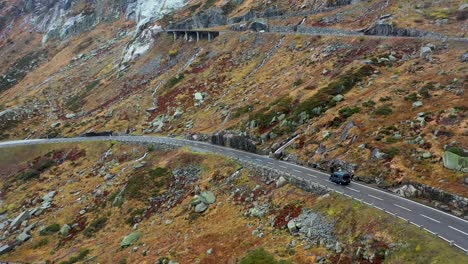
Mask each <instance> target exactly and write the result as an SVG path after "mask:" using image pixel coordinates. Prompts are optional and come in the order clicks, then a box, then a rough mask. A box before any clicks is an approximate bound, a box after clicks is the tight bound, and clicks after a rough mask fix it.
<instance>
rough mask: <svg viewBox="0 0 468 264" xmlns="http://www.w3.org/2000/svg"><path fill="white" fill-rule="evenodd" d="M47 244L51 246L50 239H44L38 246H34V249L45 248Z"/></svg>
mask: <svg viewBox="0 0 468 264" xmlns="http://www.w3.org/2000/svg"><path fill="white" fill-rule="evenodd" d="M47 244H49V239H47V238H43V239H41V240H39V241H38V242H37V243H36V244H34V245H33V248H34V249H38V248H40V247H43V246H45V245H47Z"/></svg>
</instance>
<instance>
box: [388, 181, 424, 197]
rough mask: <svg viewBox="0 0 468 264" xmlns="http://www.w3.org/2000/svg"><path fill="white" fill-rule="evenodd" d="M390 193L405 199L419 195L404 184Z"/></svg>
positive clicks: (410, 186) (408, 185)
mask: <svg viewBox="0 0 468 264" xmlns="http://www.w3.org/2000/svg"><path fill="white" fill-rule="evenodd" d="M392 191H393V192H394V193H396V194H398V195H400V196H403V197H407V198H408V197H416V196H418V195H420V191H419V190H418V189H416V188H415V187H414V186H413V185H411V184H405V185H403V186H401V187H399V188H396V189H393V190H392Z"/></svg>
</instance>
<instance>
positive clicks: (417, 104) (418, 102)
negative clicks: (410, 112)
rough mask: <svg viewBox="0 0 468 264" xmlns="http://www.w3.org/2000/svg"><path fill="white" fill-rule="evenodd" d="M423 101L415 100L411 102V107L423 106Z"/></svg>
mask: <svg viewBox="0 0 468 264" xmlns="http://www.w3.org/2000/svg"><path fill="white" fill-rule="evenodd" d="M423 105H424V104H423V102H422V101H416V102H414V103H413V108H418V107H421V106H423Z"/></svg>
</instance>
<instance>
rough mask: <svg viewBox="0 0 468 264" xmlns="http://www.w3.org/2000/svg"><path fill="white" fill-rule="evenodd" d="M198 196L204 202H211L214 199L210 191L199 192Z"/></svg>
mask: <svg viewBox="0 0 468 264" xmlns="http://www.w3.org/2000/svg"><path fill="white" fill-rule="evenodd" d="M198 198H199V199H200V200H201V201H202V202H203V203H206V204H213V203H214V202H215V201H216V197H215V195H214V194H213V193H212V192H210V191H206V192H202V193H200V195H198Z"/></svg>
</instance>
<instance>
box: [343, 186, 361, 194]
mask: <svg viewBox="0 0 468 264" xmlns="http://www.w3.org/2000/svg"><path fill="white" fill-rule="evenodd" d="M345 188H346V189H348V190H351V191H353V192H357V193H360V192H361V191H359V190H356V189H354V188H351V187H345Z"/></svg>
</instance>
